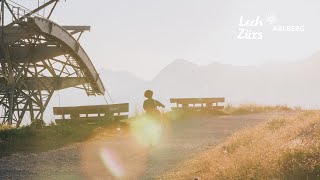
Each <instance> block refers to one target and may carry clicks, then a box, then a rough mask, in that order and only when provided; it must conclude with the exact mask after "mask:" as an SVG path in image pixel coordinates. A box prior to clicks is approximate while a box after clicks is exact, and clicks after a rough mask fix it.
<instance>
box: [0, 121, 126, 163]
mask: <svg viewBox="0 0 320 180" xmlns="http://www.w3.org/2000/svg"><path fill="white" fill-rule="evenodd" d="M125 124H126V123H121V122H112V121H95V122H92V123H88V122H77V123H65V124H63V125H51V126H46V127H43V128H36V127H32V126H26V127H22V128H19V129H14V128H8V127H4V126H3V127H0V157H3V156H8V155H11V154H14V153H21V152H22V153H30V152H32V153H36V152H44V151H49V150H53V149H58V148H61V147H64V146H67V145H70V144H73V143H79V142H84V141H87V140H89V139H91V138H93V137H94V136H95V135H96V134H98V133H99V132H110V134H112V132H114V131H115V130H116V129H117V127H120V126H125Z"/></svg>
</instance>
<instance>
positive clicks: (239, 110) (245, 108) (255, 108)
mask: <svg viewBox="0 0 320 180" xmlns="http://www.w3.org/2000/svg"><path fill="white" fill-rule="evenodd" d="M292 110H301V108H300V107H295V108H290V107H289V106H287V105H276V106H271V105H257V104H240V105H239V106H233V105H231V104H227V105H226V107H225V109H224V112H225V113H227V114H250V113H262V112H274V111H278V112H284V111H292Z"/></svg>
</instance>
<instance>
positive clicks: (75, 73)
mask: <svg viewBox="0 0 320 180" xmlns="http://www.w3.org/2000/svg"><path fill="white" fill-rule="evenodd" d="M54 2H57V1H55V0H51V1H50V3H54ZM0 3H1V10H0V24H2V25H1V26H0V107H2V108H3V111H2V112H3V113H2V116H1V118H0V123H1V120H2V123H4V124H9V125H12V124H16V126H17V127H19V126H20V124H21V122H22V120H23V119H24V117H25V116H26V115H29V117H30V120H31V121H34V120H36V119H42V118H43V113H44V110H45V109H46V107H47V105H48V103H49V102H50V99H51V97H52V95H53V93H54V92H55V91H56V90H61V89H66V88H69V87H77V88H81V89H84V90H85V92H86V93H87V95H89V96H90V95H102V94H104V92H105V89H104V86H103V84H102V81H101V79H100V77H99V75H98V72H97V71H96V69H95V67H94V65H93V64H92V62H91V60H90V58H89V56H88V55H87V54H86V52H85V51H84V49H83V48H82V47H81V45H80V44H79V41H78V40H79V38H80V36H81V34H82V33H83V32H84V31H89V30H90V27H89V26H60V25H58V24H56V23H54V22H52V21H50V20H49V19H45V18H39V17H31V16H32V14H33V13H34V12H37V11H38V10H39V8H37V9H35V10H34V11H33V12H30V13H28V14H26V16H22V17H19V16H17V17H15V15H14V14H13V13H12V10H11V9H10V6H9V5H8V4H7V3H6V2H5V1H4V0H0ZM4 4H6V6H7V8H8V9H9V11H10V12H11V13H12V16H13V17H14V18H13V19H14V21H13V22H12V23H9V25H7V26H5V25H4V23H3V18H2V17H3V12H4V11H3V9H4ZM47 5H49V2H48V3H46V4H44V5H43V6H47ZM55 5H56V3H55V4H54V7H53V9H54V8H55ZM51 13H52V11H51V12H50V14H49V16H48V17H50V16H51ZM78 32H80V35H79V36H78V37H77V38H76V37H74V36H73V34H76V33H78Z"/></svg>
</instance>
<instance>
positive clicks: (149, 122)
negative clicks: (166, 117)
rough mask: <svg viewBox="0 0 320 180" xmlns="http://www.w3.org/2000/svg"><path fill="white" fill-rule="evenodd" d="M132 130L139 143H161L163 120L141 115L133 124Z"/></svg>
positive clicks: (147, 144)
mask: <svg viewBox="0 0 320 180" xmlns="http://www.w3.org/2000/svg"><path fill="white" fill-rule="evenodd" d="M131 132H132V134H133V136H134V137H135V139H136V140H137V141H138V143H139V144H141V145H143V146H153V145H156V144H159V142H160V140H161V135H162V126H161V121H160V120H156V119H154V118H150V117H141V118H139V119H137V120H136V121H134V122H133V123H132V124H131Z"/></svg>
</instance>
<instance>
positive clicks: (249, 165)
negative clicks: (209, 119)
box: [164, 112, 320, 180]
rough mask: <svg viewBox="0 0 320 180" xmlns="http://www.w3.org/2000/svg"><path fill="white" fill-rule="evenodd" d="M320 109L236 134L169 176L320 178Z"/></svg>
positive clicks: (279, 119)
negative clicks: (319, 110)
mask: <svg viewBox="0 0 320 180" xmlns="http://www.w3.org/2000/svg"><path fill="white" fill-rule="evenodd" d="M319 174H320V112H304V113H301V114H299V115H295V116H293V117H291V116H283V117H278V118H275V119H272V120H270V121H268V122H265V123H262V124H260V125H258V126H256V127H253V128H250V129H246V130H244V131H241V132H239V133H236V134H234V135H233V136H232V137H231V138H230V139H229V140H227V141H226V142H225V143H223V144H221V145H219V146H217V147H216V148H214V149H211V150H209V151H206V152H204V153H202V154H201V155H199V156H197V157H194V158H193V159H191V160H189V161H187V162H185V163H183V164H181V165H180V166H179V167H177V169H176V170H175V171H173V172H171V173H168V174H167V175H165V176H164V178H165V179H190V178H192V177H195V176H196V177H199V178H200V179H290V180H291V179H318V178H319V179H320V177H319Z"/></svg>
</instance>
